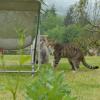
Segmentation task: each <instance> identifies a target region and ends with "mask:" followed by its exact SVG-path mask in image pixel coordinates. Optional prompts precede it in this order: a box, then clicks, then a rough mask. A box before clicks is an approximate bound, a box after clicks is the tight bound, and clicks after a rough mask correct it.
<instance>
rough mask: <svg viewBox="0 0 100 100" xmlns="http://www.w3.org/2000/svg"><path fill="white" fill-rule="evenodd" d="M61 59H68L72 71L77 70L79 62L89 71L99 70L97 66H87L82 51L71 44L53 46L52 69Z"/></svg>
mask: <svg viewBox="0 0 100 100" xmlns="http://www.w3.org/2000/svg"><path fill="white" fill-rule="evenodd" d="M61 58H68V61H69V63H70V64H71V66H72V69H73V70H77V69H78V68H79V65H80V62H82V63H83V65H84V66H86V67H87V68H89V69H97V68H99V67H98V66H91V65H88V64H87V63H86V61H85V58H84V55H83V53H82V51H81V50H80V49H79V48H78V47H75V46H74V45H72V44H60V43H56V44H55V45H54V67H56V66H57V65H58V63H59V61H60V59H61Z"/></svg>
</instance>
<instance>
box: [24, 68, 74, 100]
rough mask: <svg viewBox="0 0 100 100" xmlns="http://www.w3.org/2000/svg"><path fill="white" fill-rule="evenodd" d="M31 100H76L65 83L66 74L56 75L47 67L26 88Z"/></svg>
mask: <svg viewBox="0 0 100 100" xmlns="http://www.w3.org/2000/svg"><path fill="white" fill-rule="evenodd" d="M26 93H27V96H28V98H29V99H31V100H75V98H72V97H71V96H70V93H71V91H70V89H69V87H68V85H67V84H66V83H64V72H60V73H56V72H54V71H53V70H52V69H51V68H48V67H47V66H46V67H45V68H42V69H41V71H40V72H39V75H38V77H37V78H36V80H35V81H33V82H32V83H31V84H30V85H28V86H27V88H26Z"/></svg>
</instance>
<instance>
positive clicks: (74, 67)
mask: <svg viewBox="0 0 100 100" xmlns="http://www.w3.org/2000/svg"><path fill="white" fill-rule="evenodd" d="M69 63H70V64H71V66H72V70H74V71H76V70H77V69H79V64H80V61H78V60H76V59H70V60H69Z"/></svg>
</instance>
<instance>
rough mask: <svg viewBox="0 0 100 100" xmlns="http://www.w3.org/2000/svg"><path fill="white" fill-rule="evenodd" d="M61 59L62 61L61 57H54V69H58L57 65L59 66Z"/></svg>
mask: <svg viewBox="0 0 100 100" xmlns="http://www.w3.org/2000/svg"><path fill="white" fill-rule="evenodd" d="M60 59H61V57H60V56H54V62H53V66H54V68H56V67H57V65H58V64H59V61H60Z"/></svg>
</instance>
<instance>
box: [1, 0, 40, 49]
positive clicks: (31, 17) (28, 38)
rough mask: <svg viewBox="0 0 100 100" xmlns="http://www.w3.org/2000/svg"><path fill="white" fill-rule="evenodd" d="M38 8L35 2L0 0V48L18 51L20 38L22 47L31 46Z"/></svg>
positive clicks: (38, 4)
mask: <svg viewBox="0 0 100 100" xmlns="http://www.w3.org/2000/svg"><path fill="white" fill-rule="evenodd" d="M40 6H41V3H40V2H39V1H37V0H0V48H3V49H12V50H13V49H19V48H20V42H21V38H22V37H24V44H23V47H27V46H29V45H31V44H32V41H33V39H34V37H35V36H36V34H37V25H38V16H39V14H40ZM22 39H23V38H22Z"/></svg>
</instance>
